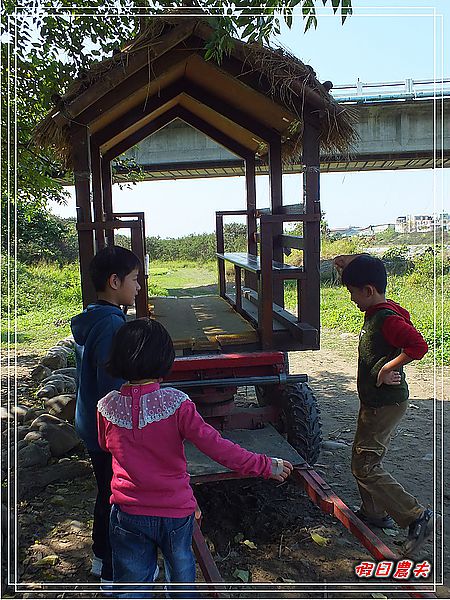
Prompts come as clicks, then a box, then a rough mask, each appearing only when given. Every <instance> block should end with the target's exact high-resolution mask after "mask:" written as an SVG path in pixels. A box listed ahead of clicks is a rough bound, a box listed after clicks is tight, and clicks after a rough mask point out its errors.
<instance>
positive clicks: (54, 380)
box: [36, 375, 77, 398]
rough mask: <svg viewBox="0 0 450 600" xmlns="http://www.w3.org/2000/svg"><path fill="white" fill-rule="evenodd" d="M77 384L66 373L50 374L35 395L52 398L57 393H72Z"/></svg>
mask: <svg viewBox="0 0 450 600" xmlns="http://www.w3.org/2000/svg"><path fill="white" fill-rule="evenodd" d="M76 389H77V384H76V382H75V380H74V379H72V377H67V376H66V375H51V376H50V377H48V378H47V379H45V380H44V381H43V382H42V385H41V387H40V388H39V389H38V391H37V393H36V395H37V397H38V398H53V397H54V396H58V395H59V394H73V393H74V392H76Z"/></svg>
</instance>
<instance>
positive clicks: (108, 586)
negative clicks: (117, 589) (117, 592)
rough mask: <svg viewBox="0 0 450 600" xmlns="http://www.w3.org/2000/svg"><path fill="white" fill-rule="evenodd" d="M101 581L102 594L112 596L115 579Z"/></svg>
mask: <svg viewBox="0 0 450 600" xmlns="http://www.w3.org/2000/svg"><path fill="white" fill-rule="evenodd" d="M100 582H101V584H102V585H101V586H100V591H101V592H102V594H103V595H104V596H112V594H113V590H114V585H113V583H114V582H113V581H111V580H110V579H103V578H101V579H100Z"/></svg>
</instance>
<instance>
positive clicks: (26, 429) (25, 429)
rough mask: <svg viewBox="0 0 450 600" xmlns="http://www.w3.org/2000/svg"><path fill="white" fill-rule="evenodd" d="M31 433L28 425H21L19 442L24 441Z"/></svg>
mask: <svg viewBox="0 0 450 600" xmlns="http://www.w3.org/2000/svg"><path fill="white" fill-rule="evenodd" d="M29 431H30V428H29V427H28V425H19V427H18V428H17V440H23V439H24V437H25V436H26V435H27V433H28V432H29Z"/></svg>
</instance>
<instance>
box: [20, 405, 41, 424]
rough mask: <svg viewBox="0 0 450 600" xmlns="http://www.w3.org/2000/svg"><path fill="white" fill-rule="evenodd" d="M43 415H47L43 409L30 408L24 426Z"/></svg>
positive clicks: (24, 419)
mask: <svg viewBox="0 0 450 600" xmlns="http://www.w3.org/2000/svg"><path fill="white" fill-rule="evenodd" d="M43 414H45V410H43V409H42V408H37V407H34V408H30V409H29V410H28V412H27V414H26V415H25V416H24V418H23V424H24V425H27V424H28V423H32V422H33V421H34V420H35V419H36V418H37V417H39V416H40V415H43Z"/></svg>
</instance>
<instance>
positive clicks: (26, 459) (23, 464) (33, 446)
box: [17, 440, 51, 469]
mask: <svg viewBox="0 0 450 600" xmlns="http://www.w3.org/2000/svg"><path fill="white" fill-rule="evenodd" d="M50 456H51V453H50V446H49V444H48V443H47V442H45V440H38V441H37V442H30V443H27V445H26V446H25V447H24V448H21V449H20V450H19V451H18V453H17V459H18V465H19V468H22V469H25V468H28V467H45V466H46V465H47V463H48V461H49V459H50Z"/></svg>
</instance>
